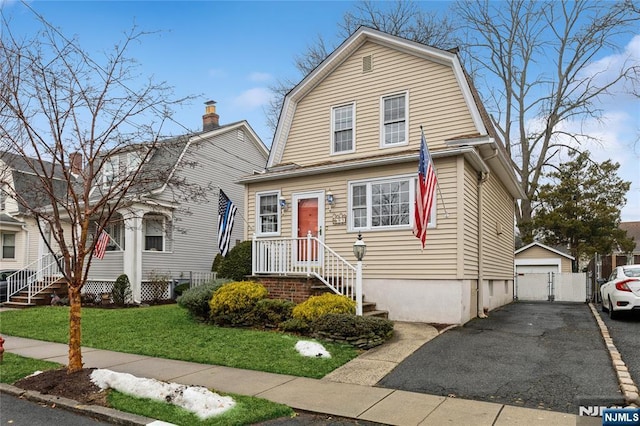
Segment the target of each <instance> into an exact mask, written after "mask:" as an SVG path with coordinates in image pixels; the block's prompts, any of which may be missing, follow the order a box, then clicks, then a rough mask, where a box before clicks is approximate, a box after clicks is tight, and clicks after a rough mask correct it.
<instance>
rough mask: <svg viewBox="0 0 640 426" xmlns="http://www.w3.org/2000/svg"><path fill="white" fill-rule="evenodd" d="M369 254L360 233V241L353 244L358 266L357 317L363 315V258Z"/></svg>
mask: <svg viewBox="0 0 640 426" xmlns="http://www.w3.org/2000/svg"><path fill="white" fill-rule="evenodd" d="M366 253H367V245H366V244H365V243H364V241H362V234H361V233H360V232H358V239H357V240H356V242H355V243H353V254H354V255H355V257H356V259H357V260H358V263H357V264H356V315H360V316H361V315H362V258H363V257H364V255H365V254H366Z"/></svg>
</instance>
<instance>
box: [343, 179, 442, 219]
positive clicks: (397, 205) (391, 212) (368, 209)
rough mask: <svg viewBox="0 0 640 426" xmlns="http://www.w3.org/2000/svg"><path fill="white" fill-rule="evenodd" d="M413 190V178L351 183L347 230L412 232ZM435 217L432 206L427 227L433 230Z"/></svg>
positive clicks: (434, 210)
mask: <svg viewBox="0 0 640 426" xmlns="http://www.w3.org/2000/svg"><path fill="white" fill-rule="evenodd" d="M415 188H416V178H415V176H413V175H412V176H394V177H388V178H381V179H372V180H368V181H357V182H350V183H349V230H350V231H359V230H374V229H412V228H413V220H414V219H413V214H414V209H415ZM434 197H435V194H434ZM435 218H436V205H435V203H434V204H433V207H432V208H431V215H430V217H429V228H434V227H435Z"/></svg>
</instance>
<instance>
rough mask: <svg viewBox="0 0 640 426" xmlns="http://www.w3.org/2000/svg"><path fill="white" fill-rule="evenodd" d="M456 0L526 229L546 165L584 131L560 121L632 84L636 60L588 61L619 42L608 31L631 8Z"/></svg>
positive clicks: (581, 116) (593, 113)
mask: <svg viewBox="0 0 640 426" xmlns="http://www.w3.org/2000/svg"><path fill="white" fill-rule="evenodd" d="M456 6H457V7H456V13H457V15H458V16H460V18H461V19H462V20H463V21H464V22H465V26H466V31H465V32H464V33H465V34H467V36H468V40H467V42H468V44H469V49H468V50H467V52H468V54H469V55H470V56H471V58H472V59H473V60H475V61H476V62H477V63H478V64H481V65H482V70H483V72H482V73H484V74H485V76H486V77H487V78H486V80H485V81H486V82H487V83H488V84H487V85H486V90H484V91H483V90H481V93H483V94H484V98H485V100H486V105H487V107H488V109H489V110H490V112H491V114H492V119H493V121H494V124H495V126H496V127H497V129H498V131H499V133H500V135H501V136H502V138H503V139H504V141H505V143H506V147H507V151H508V152H509V154H510V156H511V159H512V164H513V167H514V169H515V170H516V173H517V174H518V176H519V178H520V180H521V182H522V186H523V189H524V192H525V193H526V194H527V197H528V199H526V200H522V201H521V203H520V204H519V205H518V206H517V208H516V215H517V217H516V219H517V223H518V225H519V227H520V230H521V231H523V230H524V231H525V233H528V231H527V226H526V224H527V223H529V222H530V221H531V218H532V212H533V208H534V206H533V204H532V200H534V198H535V195H536V192H537V190H538V187H539V182H540V178H541V176H542V175H543V173H544V169H545V167H546V166H548V165H551V164H553V163H554V161H556V162H557V158H556V157H557V155H558V153H559V152H561V150H562V149H563V148H565V147H571V148H572V149H577V148H579V146H580V144H581V143H583V142H584V141H585V140H588V139H589V138H591V136H590V135H588V134H582V133H581V132H577V133H575V132H567V131H566V128H567V126H564V125H565V124H567V123H571V122H573V123H578V124H579V123H580V122H581V121H582V120H587V119H598V118H600V117H601V113H602V111H601V110H600V109H599V105H600V104H599V102H600V101H601V100H602V99H603V97H605V96H607V95H610V94H611V92H612V90H613V88H614V86H616V85H618V84H621V83H623V82H625V81H627V80H629V81H633V80H635V81H636V84H637V81H638V80H637V77H638V71H639V67H638V64H637V63H633V62H626V63H624V64H623V65H622V66H620V67H619V68H617V69H607V70H604V71H596V72H592V71H590V69H589V67H590V66H591V65H592V64H593V63H594V61H596V60H597V59H598V55H599V54H600V53H602V52H603V51H604V50H605V49H610V48H611V49H614V50H615V49H617V48H618V46H615V45H614V44H613V40H614V38H615V37H616V36H618V35H620V34H624V33H629V32H630V31H631V30H632V29H633V27H632V24H633V23H635V22H637V20H638V14H637V13H634V11H633V4H632V2H628V1H622V2H615V3H614V2H592V1H585V0H579V1H561V2H559V1H544V2H542V1H541V2H532V1H528V0H514V1H510V2H488V1H481V0H477V1H476V0H474V1H461V2H459V3H457V5H456ZM530 237H531V235H530V234H528V235H524V239H525V240H527V239H530Z"/></svg>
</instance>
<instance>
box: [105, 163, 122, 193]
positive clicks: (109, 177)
mask: <svg viewBox="0 0 640 426" xmlns="http://www.w3.org/2000/svg"><path fill="white" fill-rule="evenodd" d="M119 169H120V161H119V159H118V157H117V156H116V157H112V158H109V159H107V160H106V161H105V163H104V166H102V186H103V187H104V188H105V189H107V188H110V187H111V185H112V184H113V182H114V181H115V179H116V177H117V176H118V172H119Z"/></svg>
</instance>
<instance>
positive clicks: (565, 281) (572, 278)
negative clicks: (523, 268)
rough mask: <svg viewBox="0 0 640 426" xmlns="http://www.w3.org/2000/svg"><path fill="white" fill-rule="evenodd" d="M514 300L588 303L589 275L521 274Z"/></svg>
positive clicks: (565, 273)
mask: <svg viewBox="0 0 640 426" xmlns="http://www.w3.org/2000/svg"><path fill="white" fill-rule="evenodd" d="M514 298H516V299H517V300H524V301H543V300H544V301H557V302H586V301H587V274H585V273H571V272H563V273H555V272H545V273H540V274H535V273H532V274H520V275H517V276H516V291H515V294H514Z"/></svg>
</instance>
